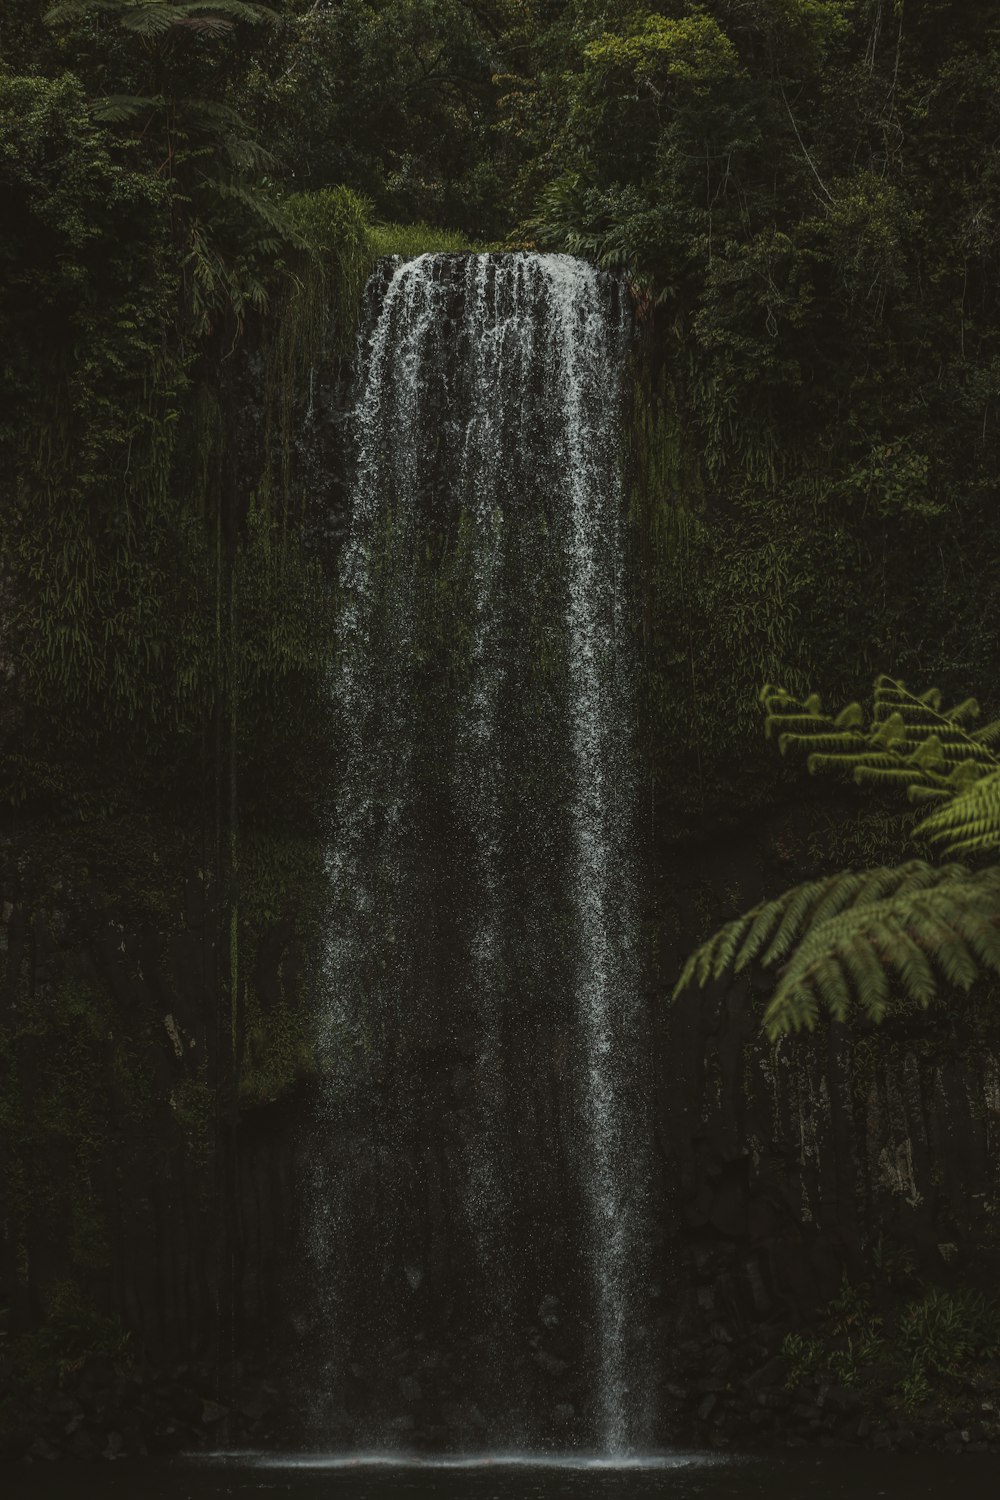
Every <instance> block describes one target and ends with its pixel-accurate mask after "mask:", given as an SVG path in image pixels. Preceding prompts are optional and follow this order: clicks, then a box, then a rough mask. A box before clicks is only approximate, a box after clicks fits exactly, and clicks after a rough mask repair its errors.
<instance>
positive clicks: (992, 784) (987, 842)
mask: <svg viewBox="0 0 1000 1500" xmlns="http://www.w3.org/2000/svg"><path fill="white" fill-rule="evenodd" d="M916 833H917V834H918V835H919V836H920V837H922V838H925V839H927V840H928V841H929V842H930V843H932V844H939V845H942V846H943V847H944V848H945V849H946V850H947V852H948V853H949V854H981V853H983V852H984V851H985V850H991V849H997V848H1000V770H997V771H994V772H993V773H992V774H991V775H985V776H980V777H977V779H975V780H974V781H973V782H972V784H971V785H969V786H967V787H966V789H965V790H964V791H960V792H958V794H957V795H955V796H953V797H951V798H949V800H948V801H947V802H946V803H945V805H944V806H943V807H940V808H938V809H937V811H936V812H933V813H931V814H930V816H929V817H927V818H924V820H923V822H921V823H919V824H918V825H917V829H916Z"/></svg>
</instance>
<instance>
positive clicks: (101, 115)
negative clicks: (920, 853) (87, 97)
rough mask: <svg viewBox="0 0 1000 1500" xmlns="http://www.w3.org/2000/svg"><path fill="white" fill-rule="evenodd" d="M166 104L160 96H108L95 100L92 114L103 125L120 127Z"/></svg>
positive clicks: (91, 108)
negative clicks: (126, 121)
mask: <svg viewBox="0 0 1000 1500" xmlns="http://www.w3.org/2000/svg"><path fill="white" fill-rule="evenodd" d="M164 103H165V101H164V99H163V98H162V96H161V95H159V94H108V95H107V96H106V97H105V98H103V99H95V100H94V102H93V104H91V106H90V112H91V114H92V115H93V117H94V119H95V120H100V121H101V123H102V124H105V125H120V124H122V123H123V122H124V121H125V120H134V119H135V117H136V116H137V115H144V114H148V113H150V112H151V111H154V110H157V109H162V108H163V105H164Z"/></svg>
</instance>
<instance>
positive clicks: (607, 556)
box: [311, 254, 645, 1452]
mask: <svg viewBox="0 0 1000 1500" xmlns="http://www.w3.org/2000/svg"><path fill="white" fill-rule="evenodd" d="M629 330H630V315H629V311H628V307H627V304H626V299H625V297H624V295H623V294H622V292H621V289H620V288H619V286H618V285H617V283H616V282H615V281H614V280H613V279H612V278H609V277H607V276H604V275H602V274H600V273H598V272H597V271H595V270H594V269H593V268H591V267H589V266H587V265H585V264H584V263H583V262H581V261H577V260H575V259H573V258H571V257H567V256H554V255H553V256H546V255H534V254H516V255H463V256H458V255H424V256H421V257H419V258H418V259H416V260H413V261H409V262H406V263H403V264H399V265H397V266H395V268H394V269H392V270H391V273H390V272H389V271H388V270H386V271H384V272H382V273H379V274H377V275H376V277H375V278H374V279H373V282H372V284H371V286H370V288H369V293H368V312H367V317H366V322H365V327H364V331H363V336H362V353H361V362H360V376H359V391H358V396H357V401H356V406H355V410H354V414H353V433H354V442H355V453H354V467H353V476H352V483H351V516H350V532H349V536H348V539H347V542H346V544H345V548H344V552H343V556H342V562H341V573H340V581H341V591H342V607H341V633H340V651H339V657H338V662H337V665H336V668H335V671H334V692H335V695H336V706H337V717H338V722H339V725H340V730H341V734H342V745H341V765H342V774H341V777H340V780H339V784H338V788H337V793H336V806H335V809H334V813H333V825H334V826H333V829H332V832H331V853H330V865H329V867H330V879H331V884H332V889H333V912H332V915H331V927H330V942H329V951H328V955H327V973H328V978H329V998H328V1003H327V1006H326V1009H325V1013H324V1015H323V1017H322V1026H321V1034H320V1038H319V1052H320V1056H321V1060H322V1077H323V1085H322V1091H323V1106H322V1119H323V1129H322V1132H321V1133H320V1134H319V1137H318V1147H317V1151H316V1169H315V1182H314V1190H313V1207H312V1223H311V1237H312V1245H313V1252H314V1256H315V1260H316V1262H317V1275H318V1280H319V1283H320V1289H321V1294H322V1301H323V1310H322V1318H321V1321H322V1322H323V1324H324V1326H325V1327H326V1328H327V1329H328V1338H329V1342H330V1344H331V1346H332V1347H334V1348H335V1349H336V1350H339V1351H343V1350H344V1349H346V1348H347V1347H348V1346H351V1345H352V1342H353V1344H354V1345H356V1344H357V1343H358V1341H359V1340H360V1341H361V1342H362V1343H364V1341H365V1340H366V1339H367V1340H368V1342H369V1343H372V1342H377V1341H378V1340H379V1339H382V1340H383V1341H388V1342H387V1344H386V1346H387V1347H388V1346H389V1344H390V1343H391V1340H392V1339H393V1338H394V1337H397V1341H398V1336H400V1335H401V1336H402V1337H404V1338H405V1336H406V1329H407V1328H415V1327H416V1323H417V1322H420V1325H421V1326H420V1329H419V1330H418V1331H416V1332H414V1333H413V1336H414V1337H418V1338H420V1339H421V1340H423V1339H425V1338H426V1337H427V1330H426V1326H425V1324H426V1323H427V1322H428V1320H431V1321H432V1320H433V1318H434V1317H435V1316H436V1317H437V1318H438V1319H439V1320H443V1321H444V1322H447V1323H448V1324H449V1327H451V1328H452V1329H455V1328H459V1327H460V1328H461V1330H462V1332H463V1336H467V1337H468V1339H469V1340H470V1342H471V1344H472V1345H473V1346H475V1347H477V1348H480V1349H488V1351H489V1358H488V1360H484V1361H481V1363H482V1364H483V1365H484V1366H486V1365H488V1366H489V1368H490V1370H492V1371H494V1372H495V1377H494V1387H493V1388H492V1389H491V1390H490V1391H489V1401H490V1403H491V1404H494V1405H496V1406H498V1407H499V1406H502V1404H503V1401H504V1397H505V1392H504V1389H503V1382H504V1381H505V1380H510V1381H511V1382H514V1383H515V1384H516V1383H517V1381H520V1387H519V1389H522V1388H523V1390H527V1385H526V1382H527V1381H528V1380H529V1378H530V1372H531V1368H533V1367H528V1370H529V1373H528V1375H525V1374H524V1369H525V1356H524V1354H523V1351H521V1352H519V1351H520V1349H521V1343H522V1342H523V1337H522V1333H521V1328H522V1325H525V1320H526V1319H529V1320H530V1318H531V1317H532V1316H534V1313H533V1311H532V1310H533V1308H534V1307H535V1306H536V1305H537V1303H538V1302H539V1300H540V1298H542V1297H543V1293H548V1294H549V1295H547V1296H546V1297H545V1303H546V1306H547V1307H548V1308H550V1309H552V1308H555V1307H556V1306H557V1305H561V1301H563V1302H564V1301H566V1300H573V1299H574V1298H575V1301H576V1303H577V1304H578V1308H579V1318H580V1321H581V1323H582V1324H584V1325H586V1326H589V1328H590V1330H591V1332H590V1338H589V1350H588V1356H587V1358H588V1368H589V1372H590V1374H589V1379H588V1381H587V1385H588V1391H589V1408H590V1411H589V1418H590V1431H591V1433H592V1436H593V1438H595V1439H596V1441H597V1443H598V1445H599V1446H600V1447H601V1448H602V1449H603V1450H604V1451H608V1452H624V1451H626V1450H627V1449H628V1448H629V1447H630V1446H631V1445H634V1444H635V1443H636V1442H638V1441H640V1440H641V1432H640V1431H639V1430H638V1426H639V1424H638V1418H637V1416H636V1413H637V1411H638V1410H639V1406H640V1401H639V1399H638V1396H639V1393H638V1392H636V1391H634V1390H631V1391H630V1389H629V1378H628V1371H629V1369H631V1368H634V1365H635V1348H636V1337H637V1330H636V1322H637V1319H638V1317H639V1314H638V1311H637V1303H638V1296H637V1288H638V1287H641V1285H642V1283H643V1277H644V1270H645V1268H644V1267H643V1265H642V1263H641V1262H642V1249H641V1246H642V1237H643V1234H642V1232H643V1195H644V1190H645V1175H644V1170H643V1166H642V1162H643V1154H644V1142H643V1136H644V1132H643V1127H642V1123H641V1120H640V1118H639V1116H638V1113H637V1101H636V1093H637V1089H636V1084H635V1078H636V1076H637V1073H638V1072H639V1071H640V1070H639V1051H640V1035H639V975H638V934H637V912H636V909H637V894H636V883H635V863H636V858H635V842H636V841H635V830H634V826H633V819H634V805H635V797H634V773H633V747H632V721H633V706H632V702H631V691H632V651H631V645H630V634H629V623H628V617H627V616H628V609H627V606H628V589H627V568H626V565H625V557H626V549H625V544H624V535H623V528H624V514H623V512H624V493H623V482H622V474H621V452H620V429H621V408H622V382H623V372H624V365H625V356H626V350H627V341H628V337H629ZM335 1142H337V1143H340V1144H339V1145H336V1147H335V1145H334V1143H335ZM345 1142H346V1143H347V1144H346V1145H344V1144H343V1143H345ZM360 1245H365V1246H367V1247H368V1248H367V1249H366V1250H365V1251H364V1252H363V1253H360V1252H359V1254H358V1255H357V1256H355V1257H352V1246H360ZM359 1261H360V1262H363V1264H359V1263H358V1262H359ZM560 1277H561V1278H562V1279H563V1280H564V1281H565V1283H566V1285H567V1286H568V1287H569V1288H570V1289H571V1293H572V1295H570V1294H569V1293H567V1294H566V1295H565V1296H563V1297H562V1299H560V1297H557V1296H555V1295H553V1294H551V1284H552V1282H553V1281H554V1280H558V1279H559V1278H560ZM425 1278H426V1284H425ZM543 1321H545V1320H543ZM558 1321H559V1316H558V1315H557V1314H556V1313H555V1312H550V1314H547V1322H546V1326H548V1325H549V1324H553V1325H554V1324H556V1323H558ZM401 1331H402V1333H401ZM453 1336H457V1335H453ZM531 1337H532V1338H533V1339H534V1341H535V1343H536V1344H537V1342H538V1339H539V1338H540V1337H541V1335H540V1334H539V1333H538V1332H537V1331H536V1333H535V1334H533V1335H531ZM393 1347H395V1346H393ZM533 1357H534V1358H536V1359H540V1358H542V1356H541V1355H535V1356H533ZM567 1362H568V1361H567ZM342 1363H343V1360H342V1359H341V1360H340V1364H338V1358H337V1356H336V1355H334V1356H332V1357H331V1358H330V1360H329V1362H328V1365H327V1369H326V1377H325V1378H326V1380H327V1381H328V1382H329V1383H330V1384H331V1385H335V1384H336V1383H337V1382H338V1381H342V1380H343V1379H344V1376H343V1370H342V1368H341V1365H342ZM562 1363H564V1361H561V1360H558V1361H553V1360H552V1359H551V1358H549V1366H551V1367H553V1368H554V1367H555V1366H556V1365H560V1364H562ZM508 1370H509V1371H510V1372H511V1373H510V1374H509V1375H508V1374H505V1373H504V1372H505V1371H508ZM518 1371H521V1373H520V1375H519V1374H518ZM477 1378H478V1379H479V1380H480V1390H485V1389H486V1388H487V1384H488V1379H489V1375H488V1372H487V1373H480V1374H479V1375H478V1376H477ZM413 1388H414V1389H417V1388H419V1382H414V1383H413ZM520 1399H521V1400H522V1406H524V1407H525V1408H526V1409H527V1408H530V1406H531V1404H532V1403H531V1398H530V1396H523V1395H522V1397H521V1398H520ZM529 1417H530V1413H529ZM525 1420H528V1418H526V1419H525Z"/></svg>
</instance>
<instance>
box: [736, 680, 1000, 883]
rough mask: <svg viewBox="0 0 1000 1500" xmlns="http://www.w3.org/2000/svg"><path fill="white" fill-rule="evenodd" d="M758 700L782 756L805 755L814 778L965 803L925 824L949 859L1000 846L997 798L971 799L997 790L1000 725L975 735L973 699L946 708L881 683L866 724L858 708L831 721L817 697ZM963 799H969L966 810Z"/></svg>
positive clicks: (776, 695)
mask: <svg viewBox="0 0 1000 1500" xmlns="http://www.w3.org/2000/svg"><path fill="white" fill-rule="evenodd" d="M760 698H761V703H762V705H763V708H764V712H765V723H764V728H765V733H767V734H768V735H771V734H777V737H778V745H779V748H780V749H781V752H782V754H784V753H785V752H786V751H787V750H789V749H804V750H805V751H806V752H807V754H808V762H807V764H808V767H809V770H810V771H811V772H817V771H841V772H845V773H847V774H849V775H850V776H851V777H852V778H853V779H854V781H856V782H859V783H871V784H874V785H881V786H889V787H898V788H899V789H900V790H905V791H906V793H907V794H908V796H909V798H910V801H911V802H917V803H935V804H945V803H947V804H953V803H955V802H956V801H957V800H958V799H961V800H962V802H963V805H964V807H965V812H963V813H962V814H961V815H958V814H956V816H955V818H954V819H953V818H952V817H950V816H948V815H945V814H944V813H942V817H941V818H940V819H938V818H937V817H936V816H935V817H933V818H931V819H925V821H924V822H923V823H922V824H920V826H919V829H918V830H917V831H918V833H920V834H923V835H925V836H927V837H932V838H934V839H935V840H937V841H938V842H940V843H941V844H943V845H944V846H945V850H946V852H947V853H950V854H960V853H971V852H974V851H979V850H982V849H990V848H997V847H1000V811H997V797H996V794H995V792H994V793H989V792H987V791H984V793H983V794H981V795H979V796H975V797H973V788H974V787H975V786H976V785H977V784H978V783H979V782H980V781H984V782H985V783H986V784H987V785H989V784H994V785H995V784H996V782H995V778H996V777H997V776H998V774H1000V755H998V754H997V753H996V751H995V749H994V746H995V745H996V744H997V743H998V741H1000V720H997V721H994V722H993V723H991V724H987V725H985V726H984V727H983V728H981V729H974V728H972V724H973V723H974V721H975V720H976V719H977V718H978V717H979V705H978V703H977V702H976V700H975V699H974V698H966V699H964V700H963V701H962V702H961V703H957V704H955V705H954V706H953V707H952V708H944V707H943V706H942V700H941V694H940V693H939V692H938V690H937V689H936V688H931V689H930V690H929V691H928V692H926V693H921V694H919V695H917V694H915V693H911V692H910V691H909V690H908V689H907V687H906V685H905V683H902V682H899V681H897V680H896V679H895V678H892V677H880V678H879V679H878V681H877V682H876V684H875V692H874V704H873V709H872V712H871V715H870V717H869V718H868V719H867V720H866V716H865V712H864V710H863V709H862V707H861V705H860V704H859V703H852V704H849V705H848V707H847V708H845V709H844V710H842V712H841V713H839V714H838V715H837V716H836V717H835V718H833V717H831V716H830V715H828V714H825V713H824V712H823V710H822V705H821V703H820V700H819V698H818V697H817V696H816V695H815V694H814V695H812V696H811V697H809V698H807V699H805V700H804V701H802V700H799V699H797V698H793V697H792V696H791V694H789V693H786V692H785V691H784V689H782V688H777V687H774V686H772V685H771V684H768V685H767V686H766V687H765V688H763V689H762V691H761V695H760ZM966 797H970V798H971V799H972V800H970V801H969V802H968V803H967V804H966V803H965V802H964V799H965V798H966ZM991 819H992V822H991V821H990V820H991ZM991 828H992V830H993V831H992V833H991V831H990V830H991ZM952 829H954V830H955V838H954V839H952V838H951V837H950V835H949V830H952Z"/></svg>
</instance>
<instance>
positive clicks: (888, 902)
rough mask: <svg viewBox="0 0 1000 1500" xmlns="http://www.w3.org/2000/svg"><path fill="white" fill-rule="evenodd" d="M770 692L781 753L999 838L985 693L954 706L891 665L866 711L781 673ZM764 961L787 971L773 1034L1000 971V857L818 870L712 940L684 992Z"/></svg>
mask: <svg viewBox="0 0 1000 1500" xmlns="http://www.w3.org/2000/svg"><path fill="white" fill-rule="evenodd" d="M760 697H761V703H762V705H763V707H764V711H765V715H766V719H765V732H766V733H767V734H768V735H772V734H776V735H777V737H778V744H779V747H780V749H781V751H782V753H783V754H784V753H785V752H786V751H787V750H788V749H789V748H793V749H804V750H805V751H806V752H807V755H808V766H809V770H810V771H812V772H816V771H831V770H832V771H844V772H848V773H849V774H850V775H851V776H852V777H853V779H854V780H855V781H856V782H859V783H866V782H867V783H875V784H882V785H888V786H893V787H898V788H900V789H905V791H906V792H907V793H908V795H909V797H910V800H911V801H914V802H917V803H924V804H932V805H933V806H932V811H930V812H929V813H928V815H927V816H926V817H924V819H923V820H922V821H921V822H920V823H919V824H918V825H917V827H916V829H915V830H914V837H917V838H922V839H924V840H926V841H927V842H928V843H930V844H931V845H932V846H934V847H936V848H939V849H940V850H941V851H942V852H944V853H946V854H948V855H951V856H954V855H973V854H981V853H984V852H987V851H990V850H994V849H997V848H1000V756H998V755H997V754H996V753H995V751H994V748H993V747H994V746H995V745H996V744H997V743H998V742H1000V721H995V722H993V723H991V724H988V725H986V726H985V727H984V728H981V729H974V728H972V727H971V726H972V725H973V723H974V722H975V720H976V719H977V718H978V717H979V705H978V704H977V703H976V701H975V699H973V698H966V699H964V700H963V701H962V702H961V703H959V704H956V705H955V706H954V707H952V708H944V707H943V705H942V698H941V694H940V693H939V692H938V691H937V689H936V688H932V689H930V690H929V691H928V692H925V693H922V694H920V695H916V694H913V693H911V692H910V691H909V690H908V689H907V688H906V686H905V684H904V683H902V682H899V681H897V680H896V679H894V678H891V677H880V678H879V679H878V681H877V682H876V684H875V693H874V706H873V710H872V712H871V714H870V716H867V717H866V714H865V712H864V710H863V709H862V707H861V705H860V704H859V703H851V704H849V705H848V706H847V707H846V708H844V709H842V710H841V711H840V712H839V713H838V714H836V715H835V716H831V715H829V714H825V713H824V712H823V708H822V704H821V702H820V699H819V697H818V696H816V695H815V694H813V695H811V696H810V697H808V698H806V699H798V698H795V697H793V696H792V695H791V694H790V693H787V692H785V691H784V690H783V689H782V688H778V687H773V686H771V685H768V686H767V687H765V688H764V689H763V690H762V692H761V695H760ZM754 962H756V963H758V964H759V966H760V967H761V968H763V969H774V970H776V974H777V985H776V988H775V990H774V993H773V995H772V997H771V1000H770V1002H769V1004H768V1006H767V1009H766V1011H765V1014H764V1024H765V1027H766V1029H767V1031H768V1032H769V1034H770V1035H772V1036H777V1035H779V1034H781V1033H783V1032H786V1031H794V1030H797V1029H799V1028H801V1027H812V1026H814V1025H815V1023H816V1019H817V1017H818V1016H819V1014H820V1012H821V1011H826V1012H827V1013H828V1014H830V1015H831V1016H833V1017H834V1018H835V1019H838V1020H843V1019H844V1018H845V1017H846V1016H847V1015H848V1013H849V1012H850V1010H851V1009H852V1007H857V1008H860V1010H861V1011H862V1012H863V1013H864V1014H865V1015H866V1016H868V1018H869V1019H871V1020H875V1021H878V1020H881V1018H882V1017H883V1016H884V1015H885V1013H886V1010H887V1008H888V1006H889V1005H890V1003H891V1001H892V998H893V996H898V997H900V998H901V999H904V1000H907V1001H909V1002H911V1003H912V1004H915V1005H918V1006H927V1005H929V1004H930V1003H931V1001H932V1000H933V999H934V998H935V996H936V995H937V993H938V990H939V987H940V985H941V984H942V983H945V984H949V985H953V986H957V987H959V988H961V989H968V988H969V986H970V985H971V984H972V982H973V981H974V980H975V979H976V978H978V977H979V976H980V975H981V974H983V973H985V972H993V973H997V974H1000V867H997V866H991V867H990V868H988V869H983V870H978V871H975V872H973V871H970V870H969V869H968V868H966V866H965V865H961V864H948V865H941V866H934V865H930V864H927V863H925V862H923V861H921V860H913V861H910V862H909V863H907V864H903V865H897V866H884V867H881V868H879V869H874V870H867V871H861V872H854V871H844V872H842V873H841V874H839V875H831V876H827V877H825V878H823V879H820V880H812V881H807V882H806V884H804V885H800V886H796V887H795V888H794V889H792V890H790V891H786V892H785V894H784V895H783V896H779V897H778V898H777V900H775V901H767V902H764V903H763V904H761V905H760V906H756V907H754V909H753V910H752V911H750V912H747V913H746V915H745V916H742V917H739V918H737V919H736V920H735V921H733V922H730V923H728V924H727V925H726V926H725V927H723V928H722V929H721V930H720V931H719V932H717V933H716V934H715V936H714V937H712V938H710V939H709V941H708V942H707V943H705V944H703V945H702V947H701V948H699V949H698V950H697V951H696V952H695V953H693V954H692V955H691V957H690V958H689V959H688V961H687V963H686V964H685V966H684V970H683V972H682V974H681V977H680V979H679V981H678V983H677V985H676V988H675V989H674V998H676V997H677V995H678V994H680V992H681V991H682V990H683V989H685V988H686V987H687V986H688V985H689V984H692V983H693V984H697V985H699V986H701V987H704V986H705V985H706V984H708V983H709V982H710V981H711V980H714V979H721V978H722V977H723V976H724V975H725V974H726V973H734V974H738V973H740V972H741V971H742V970H744V969H746V968H747V966H748V965H750V964H751V963H754Z"/></svg>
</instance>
